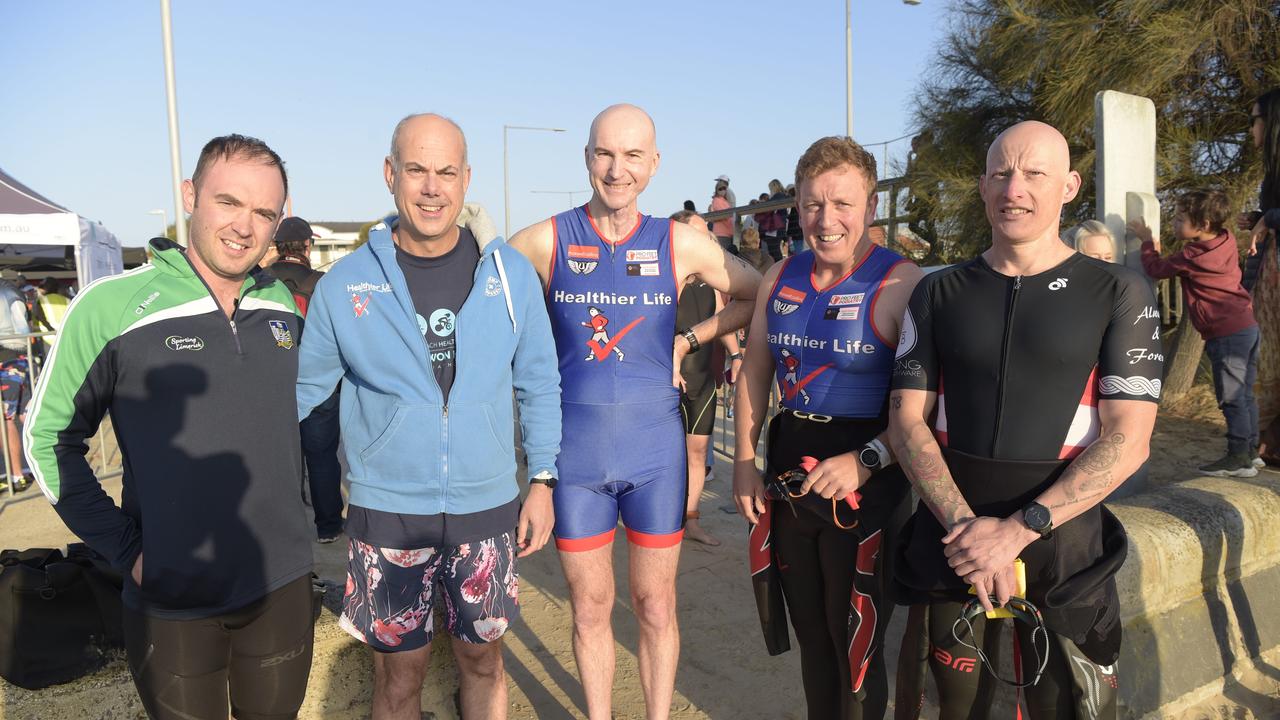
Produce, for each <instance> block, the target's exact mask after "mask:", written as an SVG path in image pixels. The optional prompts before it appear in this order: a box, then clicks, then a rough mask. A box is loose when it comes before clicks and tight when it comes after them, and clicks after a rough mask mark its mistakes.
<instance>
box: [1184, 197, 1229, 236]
mask: <svg viewBox="0 0 1280 720" xmlns="http://www.w3.org/2000/svg"><path fill="white" fill-rule="evenodd" d="M1174 205H1175V207H1176V208H1177V209H1178V211H1179V212H1183V213H1186V215H1187V219H1188V220H1190V221H1191V223H1192V224H1193V225H1195V226H1196V227H1198V228H1200V227H1206V226H1207V227H1208V228H1209V231H1210V232H1214V233H1224V232H1226V231H1227V221H1228V220H1230V219H1231V215H1232V213H1231V201H1230V200H1228V199H1227V194H1226V193H1224V192H1222V191H1221V190H1192V191H1190V192H1187V193H1183V194H1182V196H1181V197H1179V198H1178V201H1177V202H1176V203H1175V204H1174Z"/></svg>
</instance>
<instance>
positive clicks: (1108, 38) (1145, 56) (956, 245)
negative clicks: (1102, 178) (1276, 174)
mask: <svg viewBox="0 0 1280 720" xmlns="http://www.w3.org/2000/svg"><path fill="white" fill-rule="evenodd" d="M951 12H952V17H951V21H952V25H951V29H950V31H949V33H948V35H947V37H946V39H945V40H944V42H943V43H942V46H941V47H940V49H939V53H938V61H937V64H936V66H935V69H934V71H933V72H932V74H931V75H930V76H929V77H927V78H926V79H925V81H924V82H923V83H922V86H921V89H920V90H919V91H918V93H917V97H916V111H915V116H916V123H917V125H918V127H919V128H920V130H921V134H922V136H924V137H925V138H928V139H927V140H925V141H924V142H921V143H917V148H916V152H915V153H914V154H913V157H912V159H911V161H910V164H909V167H908V172H907V179H908V182H909V184H910V186H911V189H912V194H911V198H910V200H909V201H908V208H910V210H911V211H912V212H913V213H914V214H915V217H914V218H913V220H912V227H913V229H916V228H919V230H917V232H918V234H921V235H922V236H926V239H930V240H934V246H933V247H932V248H931V250H930V253H929V257H928V258H926V260H925V261H926V262H930V261H933V262H954V261H957V260H964V259H967V258H971V257H973V256H974V255H976V254H977V253H978V252H981V251H982V250H983V249H984V248H985V247H987V245H988V244H989V243H990V228H989V226H988V224H987V222H986V218H985V217H984V215H983V209H982V203H981V201H980V199H979V198H978V190H977V178H978V176H979V175H980V174H981V173H982V171H983V169H984V164H985V153H986V148H987V146H988V145H989V144H990V143H991V141H992V140H993V139H994V138H995V136H996V135H997V134H998V133H999V132H1000V131H1001V130H1003V129H1005V128H1007V127H1008V126H1010V125H1012V124H1014V123H1015V122H1018V121H1020V120H1031V119H1034V120H1043V121H1045V122H1047V123H1049V124H1051V125H1054V126H1055V127H1057V128H1058V129H1060V130H1061V131H1062V132H1063V134H1064V135H1065V136H1066V137H1067V141H1068V143H1069V144H1070V146H1071V157H1072V161H1073V166H1074V168H1075V169H1076V170H1077V171H1078V172H1079V173H1080V175H1081V177H1083V178H1084V185H1083V187H1082V188H1081V191H1080V193H1079V196H1078V197H1077V199H1076V200H1075V201H1074V202H1073V203H1072V204H1071V205H1069V206H1068V207H1067V208H1066V211H1065V216H1064V219H1063V226H1064V228H1065V227H1068V226H1070V225H1072V224H1074V223H1076V222H1078V221H1080V220H1084V219H1088V218H1091V217H1093V216H1094V207H1095V206H1094V183H1093V165H1094V138H1093V126H1094V110H1093V107H1094V106H1093V101H1094V95H1095V94H1097V93H1098V92H1099V91H1101V90H1119V91H1121V92H1127V93H1132V94H1135V95H1142V96H1145V97H1149V98H1151V99H1152V100H1153V101H1154V102H1155V106H1156V115H1157V120H1156V123H1157V126H1156V132H1157V143H1158V145H1157V158H1158V159H1157V165H1158V166H1157V169H1156V173H1157V187H1158V194H1159V195H1160V197H1161V200H1162V206H1163V207H1165V208H1166V209H1168V208H1170V207H1171V206H1172V203H1171V199H1172V197H1173V196H1176V195H1177V194H1178V193H1179V192H1181V191H1183V190H1186V189H1188V188H1192V187H1204V186H1209V185H1211V186H1216V187H1220V188H1222V189H1224V190H1226V191H1227V192H1228V193H1229V194H1230V195H1231V196H1232V197H1233V199H1237V200H1238V201H1239V203H1240V207H1241V208H1244V207H1246V206H1248V207H1252V204H1253V201H1254V200H1255V199H1256V193H1257V187H1258V182H1259V180H1260V178H1261V165H1260V163H1259V160H1258V156H1257V153H1256V152H1255V151H1254V149H1253V148H1252V147H1251V146H1250V145H1249V139H1248V136H1247V133H1246V131H1247V128H1248V126H1249V117H1248V115H1249V110H1250V106H1251V104H1252V100H1253V98H1254V97H1256V96H1257V95H1258V94H1260V93H1262V92H1263V91H1265V90H1267V89H1269V88H1271V87H1274V86H1277V85H1280V1H1277V0H955V3H954V5H953V8H952V11H951ZM1163 225H1164V226H1165V227H1168V226H1169V223H1167V222H1166V223H1163ZM921 231H923V232H921Z"/></svg>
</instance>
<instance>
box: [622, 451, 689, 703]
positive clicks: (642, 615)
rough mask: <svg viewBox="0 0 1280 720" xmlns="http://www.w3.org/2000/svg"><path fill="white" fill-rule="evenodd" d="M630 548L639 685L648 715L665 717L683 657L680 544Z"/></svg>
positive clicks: (633, 546) (634, 546)
mask: <svg viewBox="0 0 1280 720" xmlns="http://www.w3.org/2000/svg"><path fill="white" fill-rule="evenodd" d="M698 461H699V462H701V461H702V458H701V457H699V458H698ZM630 550H631V602H632V607H633V608H635V613H636V620H638V621H639V624H640V653H639V655H640V684H641V686H642V687H643V688H644V703H645V717H646V718H647V719H648V720H665V718H667V717H668V716H669V715H670V714H671V696H672V695H673V694H674V693H675V684H676V663H677V661H679V659H680V629H679V628H678V627H677V625H676V568H677V567H678V566H679V564H680V546H679V545H676V546H674V547H669V548H646V547H640V546H638V545H632V546H631V548H630Z"/></svg>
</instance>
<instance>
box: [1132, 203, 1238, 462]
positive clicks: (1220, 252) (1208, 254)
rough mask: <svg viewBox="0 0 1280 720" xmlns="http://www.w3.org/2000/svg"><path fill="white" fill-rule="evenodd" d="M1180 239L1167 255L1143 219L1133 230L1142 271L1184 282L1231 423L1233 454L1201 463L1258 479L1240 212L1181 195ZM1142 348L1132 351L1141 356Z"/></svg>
mask: <svg viewBox="0 0 1280 720" xmlns="http://www.w3.org/2000/svg"><path fill="white" fill-rule="evenodd" d="M1175 210H1176V214H1175V215H1174V218H1173V234H1174V237H1176V238H1178V239H1179V240H1181V241H1182V242H1183V245H1182V249H1181V250H1179V251H1178V252H1176V253H1174V254H1172V255H1170V256H1168V257H1164V258H1162V257H1160V242H1159V240H1158V239H1156V238H1154V237H1152V234H1151V229H1150V228H1148V227H1147V226H1146V224H1145V223H1144V222H1142V220H1141V219H1138V220H1134V221H1133V222H1132V223H1130V225H1129V229H1130V230H1132V231H1133V233H1134V234H1135V235H1137V236H1138V237H1139V238H1140V239H1141V240H1142V267H1143V269H1144V270H1146V272H1147V275H1150V276H1151V277H1153V278H1168V277H1173V276H1175V275H1177V276H1178V277H1181V278H1182V292H1183V294H1184V296H1185V298H1186V307H1187V312H1189V313H1190V314H1191V324H1192V326H1194V327H1195V329H1196V331H1197V332H1199V333H1200V334H1201V335H1202V336H1203V337H1204V340H1205V350H1206V351H1207V352H1208V353H1209V360H1210V361H1211V362H1212V363H1213V389H1214V394H1215V396H1216V397H1217V399H1218V407H1219V408H1221V409H1222V414H1223V416H1224V417H1225V418H1226V421H1227V454H1226V455H1225V456H1223V457H1222V458H1221V459H1219V460H1216V461H1214V462H1211V463H1208V464H1207V465H1201V466H1200V472H1202V473H1204V474H1206V475H1214V476H1217V477H1253V476H1254V475H1257V474H1258V468H1259V467H1261V466H1262V465H1263V463H1262V461H1261V460H1260V459H1259V458H1258V455H1257V450H1258V403H1257V401H1256V400H1255V399H1254V396H1253V383H1254V379H1255V378H1256V377H1257V373H1258V323H1257V321H1256V320H1255V319H1254V317H1253V301H1252V299H1251V298H1250V297H1249V293H1248V292H1246V291H1245V289H1244V287H1243V286H1242V285H1241V284H1240V255H1239V251H1238V250H1237V249H1236V241H1235V238H1234V237H1232V235H1231V232H1230V231H1228V230H1227V228H1226V223H1227V220H1228V218H1230V217H1231V216H1232V215H1233V213H1232V211H1231V206H1230V203H1229V201H1228V200H1227V196H1226V195H1225V194H1224V193H1222V192H1221V191H1219V190H1194V191H1191V192H1188V193H1186V194H1184V195H1183V196H1182V197H1180V198H1178V201H1177V204H1176V205H1175ZM1141 350H1142V349H1141V348H1136V349H1134V350H1130V351H1129V352H1130V353H1133V352H1140V351H1141Z"/></svg>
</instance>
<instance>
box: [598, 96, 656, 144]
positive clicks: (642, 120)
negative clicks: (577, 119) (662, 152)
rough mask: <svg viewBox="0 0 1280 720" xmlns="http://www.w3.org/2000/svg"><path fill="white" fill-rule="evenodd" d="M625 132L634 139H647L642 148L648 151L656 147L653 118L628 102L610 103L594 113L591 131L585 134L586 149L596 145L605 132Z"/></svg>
mask: <svg viewBox="0 0 1280 720" xmlns="http://www.w3.org/2000/svg"><path fill="white" fill-rule="evenodd" d="M619 132H622V133H626V134H627V135H628V136H630V137H633V138H635V139H636V140H647V147H645V148H644V149H646V150H649V151H650V152H652V151H654V150H656V149H657V147H658V129H657V127H655V126H654V124H653V118H651V117H649V113H647V112H645V111H644V110H642V109H641V108H639V107H637V106H635V105H631V104H629V103H618V104H617V105H610V106H609V107H607V108H605V109H604V110H601V111H600V114H599V115H596V117H595V119H594V120H592V121H591V132H590V133H589V134H588V135H587V150H588V151H590V150H591V148H593V147H595V146H596V141H597V140H598V139H599V138H600V137H601V136H602V135H606V134H613V133H619Z"/></svg>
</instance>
